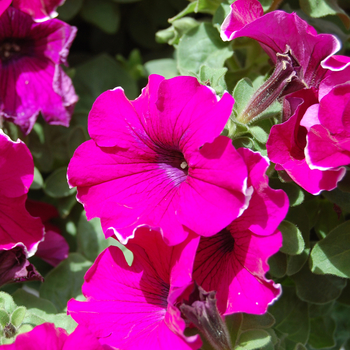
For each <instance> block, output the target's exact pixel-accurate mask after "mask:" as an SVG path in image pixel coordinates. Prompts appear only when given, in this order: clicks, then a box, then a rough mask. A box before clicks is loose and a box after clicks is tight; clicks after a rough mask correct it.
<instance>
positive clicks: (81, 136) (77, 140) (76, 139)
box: [68, 125, 88, 157]
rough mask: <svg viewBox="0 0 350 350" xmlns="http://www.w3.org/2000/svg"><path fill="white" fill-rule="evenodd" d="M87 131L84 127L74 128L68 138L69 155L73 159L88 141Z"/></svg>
mask: <svg viewBox="0 0 350 350" xmlns="http://www.w3.org/2000/svg"><path fill="white" fill-rule="evenodd" d="M87 139H88V138H87V135H86V131H85V129H84V128H83V127H82V126H79V125H78V126H76V127H74V128H73V129H72V130H71V132H70V133H69V136H68V153H69V156H70V157H73V154H74V152H75V150H76V149H77V148H78V146H80V145H81V144H82V143H83V142H85V141H86V140H87Z"/></svg>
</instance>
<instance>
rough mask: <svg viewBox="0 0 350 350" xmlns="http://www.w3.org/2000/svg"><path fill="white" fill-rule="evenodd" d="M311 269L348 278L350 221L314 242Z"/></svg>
mask: <svg viewBox="0 0 350 350" xmlns="http://www.w3.org/2000/svg"><path fill="white" fill-rule="evenodd" d="M311 271H312V272H314V273H317V274H333V275H336V276H339V277H347V278H350V221H346V222H344V223H343V224H341V225H339V226H337V227H336V228H335V229H334V230H332V231H331V232H330V233H329V234H328V235H327V236H326V237H325V238H324V239H322V240H321V241H319V242H317V243H316V245H315V246H314V248H313V249H312V251H311Z"/></svg>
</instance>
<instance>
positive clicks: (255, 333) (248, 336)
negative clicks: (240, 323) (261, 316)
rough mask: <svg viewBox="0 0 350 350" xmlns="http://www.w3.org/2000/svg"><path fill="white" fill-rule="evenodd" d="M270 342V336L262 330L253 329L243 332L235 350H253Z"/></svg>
mask: <svg viewBox="0 0 350 350" xmlns="http://www.w3.org/2000/svg"><path fill="white" fill-rule="evenodd" d="M270 342H271V336H270V334H269V333H267V332H266V331H265V330H263V329H253V330H248V331H245V332H243V333H242V334H241V335H240V337H239V340H238V345H237V346H236V347H235V350H253V349H259V348H262V347H264V346H266V345H267V344H268V343H270Z"/></svg>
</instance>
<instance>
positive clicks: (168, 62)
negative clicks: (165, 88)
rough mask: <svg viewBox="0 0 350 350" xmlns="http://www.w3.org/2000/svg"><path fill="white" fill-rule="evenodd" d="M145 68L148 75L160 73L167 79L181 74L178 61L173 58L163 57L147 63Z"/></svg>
mask: <svg viewBox="0 0 350 350" xmlns="http://www.w3.org/2000/svg"><path fill="white" fill-rule="evenodd" d="M145 70H146V73H147V75H150V74H159V75H162V76H163V77H164V78H165V79H170V78H173V77H176V76H178V75H179V72H178V70H177V67H176V61H175V60H174V59H172V58H161V59H158V60H152V61H148V62H146V63H145Z"/></svg>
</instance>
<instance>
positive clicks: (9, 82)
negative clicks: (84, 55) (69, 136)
mask: <svg viewBox="0 0 350 350" xmlns="http://www.w3.org/2000/svg"><path fill="white" fill-rule="evenodd" d="M0 29H1V30H0V82H1V83H0V116H1V117H3V118H5V119H8V120H10V121H12V122H14V123H15V124H17V125H18V126H20V127H21V129H22V131H23V132H24V133H26V134H27V133H29V132H30V130H31V129H32V127H33V125H34V123H35V121H36V118H37V116H38V114H39V112H41V113H42V115H43V117H44V119H45V120H46V121H47V122H48V123H49V124H57V125H64V126H68V125H69V121H70V117H71V115H72V112H73V108H74V105H75V103H76V101H77V96H76V94H75V92H74V88H73V85H72V82H71V80H70V78H69V77H68V76H67V75H66V73H64V71H63V69H62V68H61V67H60V65H61V64H66V63H67V62H66V60H67V56H68V53H69V47H70V45H71V43H72V41H73V39H74V37H75V34H76V28H75V27H71V26H69V25H68V24H66V23H64V22H62V21H59V20H56V19H53V20H50V21H46V22H43V23H35V22H34V21H33V19H32V18H31V17H30V16H29V15H27V14H26V13H24V12H22V11H20V10H17V9H15V8H13V7H9V8H8V9H7V10H6V11H5V12H4V13H3V14H2V15H1V16H0Z"/></svg>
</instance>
